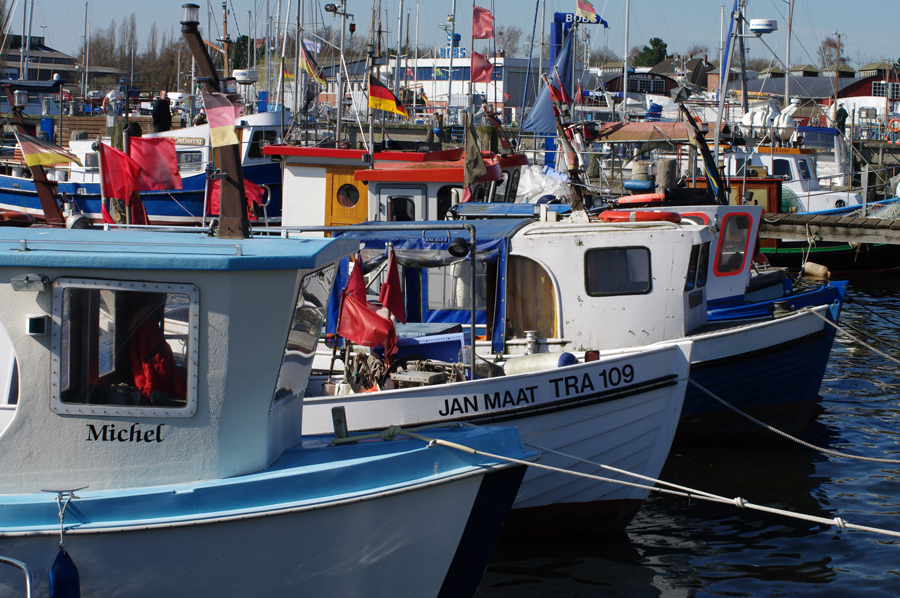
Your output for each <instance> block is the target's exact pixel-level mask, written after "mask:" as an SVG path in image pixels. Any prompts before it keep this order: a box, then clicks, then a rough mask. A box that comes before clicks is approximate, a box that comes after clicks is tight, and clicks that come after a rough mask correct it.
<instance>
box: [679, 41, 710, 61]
mask: <svg viewBox="0 0 900 598" xmlns="http://www.w3.org/2000/svg"><path fill="white" fill-rule="evenodd" d="M684 55H685V56H687V57H694V58H702V57H703V56H707V55H709V46H704V45H701V44H694V45H692V46H690V47H689V48H688V49H687V50H685V51H684Z"/></svg>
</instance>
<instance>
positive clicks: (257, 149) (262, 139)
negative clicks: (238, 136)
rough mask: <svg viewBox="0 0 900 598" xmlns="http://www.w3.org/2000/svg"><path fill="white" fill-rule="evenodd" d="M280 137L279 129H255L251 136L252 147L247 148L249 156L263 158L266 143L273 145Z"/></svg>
mask: <svg viewBox="0 0 900 598" xmlns="http://www.w3.org/2000/svg"><path fill="white" fill-rule="evenodd" d="M277 137H278V132H277V131H254V132H253V137H251V138H250V147H249V148H248V149H247V157H248V158H251V159H252V158H256V159H262V158H265V157H266V156H264V155H263V152H262V148H263V146H264V145H272V144H274V143H275V139H276V138H277Z"/></svg>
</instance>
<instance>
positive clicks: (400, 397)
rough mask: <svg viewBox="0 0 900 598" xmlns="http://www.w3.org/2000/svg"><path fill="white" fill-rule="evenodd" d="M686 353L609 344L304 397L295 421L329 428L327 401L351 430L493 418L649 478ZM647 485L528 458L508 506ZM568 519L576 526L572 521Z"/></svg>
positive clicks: (660, 455) (543, 443)
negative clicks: (589, 355)
mask: <svg viewBox="0 0 900 598" xmlns="http://www.w3.org/2000/svg"><path fill="white" fill-rule="evenodd" d="M690 352H691V345H690V343H678V344H669V345H661V346H660V347H655V348H653V349H649V350H636V351H634V352H627V351H619V352H612V354H611V355H609V356H605V357H604V358H603V359H602V360H601V361H594V362H589V363H584V364H578V365H573V366H568V367H565V368H558V369H553V370H546V371H540V372H536V373H528V374H519V375H515V376H503V377H499V378H490V379H484V380H475V381H474V382H472V381H470V382H463V383H458V384H445V385H437V386H430V387H424V388H415V389H406V390H393V391H380V392H373V393H360V394H356V395H341V396H325V397H306V398H305V399H304V413H303V430H304V434H307V433H310V434H312V433H324V432H327V431H329V430H330V429H331V427H332V421H331V408H332V407H334V406H337V405H343V406H344V408H345V410H346V414H347V422H348V426H349V427H350V428H351V429H353V430H356V429H379V428H384V427H387V426H389V425H392V424H397V425H403V424H413V423H430V422H435V421H445V420H448V419H459V420H466V421H471V422H473V423H491V424H494V423H497V424H500V423H502V424H504V425H515V426H517V427H518V428H519V432H520V434H521V436H522V439H523V441H524V443H525V444H527V445H532V446H533V447H540V448H547V449H552V450H555V451H560V452H564V453H567V454H570V455H573V456H574V457H577V458H580V459H588V460H592V461H596V462H600V463H603V464H605V465H611V466H615V467H619V468H622V469H626V470H628V471H631V472H633V473H638V474H641V475H645V476H649V477H656V476H658V474H659V472H660V471H661V470H662V466H663V463H664V462H665V459H666V456H667V455H668V452H669V448H670V446H671V444H672V439H673V437H674V434H675V428H676V425H677V423H678V418H679V416H680V414H681V405H682V401H683V399H684V390H685V385H686V378H687V374H688V367H689V362H690ZM626 366H630V367H631V368H632V370H629V371H633V373H634V374H633V380H632V381H631V383H629V384H626V383H624V380H621V379H620V380H619V384H617V385H615V386H613V385H611V384H609V383H608V382H609V380H610V379H611V378H613V377H614V376H615V374H613V373H612V372H613V370H614V369H615V370H616V371H617V372H622V371H623V370H625V368H626ZM604 372H605V377H606V380H607V383H608V384H607V388H606V389H604V388H603V378H604ZM586 379H588V380H593V382H592V383H590V384H592V385H593V386H594V388H589V387H588V385H587V383H585V380H586ZM317 382H320V381H316V380H314V381H311V383H310V388H311V390H313V391H314V390H315V388H314V386H315V385H316V384H317ZM567 383H568V386H567ZM567 390H569V391H570V393H569V396H566V391H567ZM507 392H508V393H509V394H508V395H507V396H508V397H509V400H508V401H507V403H508V404H507V406H506V407H502V406H501V407H499V408H490V407H489V406H488V405H485V401H484V398H485V397H491V398H495V397H497V395H498V394H499V396H500V397H504V396H505V394H506V393H507ZM540 463H541V464H547V465H552V466H556V467H563V468H566V469H574V470H577V471H583V472H589V473H594V474H597V475H602V476H603V477H611V478H619V479H628V481H632V482H633V481H636V480H634V479H633V478H629V477H627V476H624V475H617V474H614V473H613V472H609V471H605V470H602V469H599V468H597V467H594V466H590V465H586V464H582V463H576V462H574V461H572V460H571V459H567V458H564V457H559V456H556V455H552V454H549V453H548V454H544V455H542V456H541V460H540ZM647 493H648V491H647V490H644V489H637V488H632V487H625V486H622V485H620V484H615V483H609V482H597V481H595V480H589V479H585V478H577V477H574V476H570V475H567V474H563V473H554V472H548V471H546V470H540V469H538V468H534V467H532V468H529V471H528V472H527V473H526V474H525V480H524V482H523V483H522V486H521V488H520V490H519V494H518V496H517V498H516V503H515V506H514V508H528V507H538V506H546V505H551V504H556V503H584V502H592V501H607V500H633V501H640V500H643V499H644V498H645V497H646V496H647ZM570 523H572V524H575V525H577V522H575V521H572V522H570Z"/></svg>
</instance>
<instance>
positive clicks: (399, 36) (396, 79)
mask: <svg viewBox="0 0 900 598" xmlns="http://www.w3.org/2000/svg"><path fill="white" fill-rule="evenodd" d="M402 44H403V0H400V10H399V11H398V13H397V61H396V63H395V65H394V96H395V97H397V98H399V97H400V50H401V47H402Z"/></svg>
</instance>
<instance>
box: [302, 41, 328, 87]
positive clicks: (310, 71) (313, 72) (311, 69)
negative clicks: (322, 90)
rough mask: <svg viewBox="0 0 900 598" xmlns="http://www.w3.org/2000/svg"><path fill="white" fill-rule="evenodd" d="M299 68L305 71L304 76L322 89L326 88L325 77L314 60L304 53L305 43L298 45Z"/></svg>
mask: <svg viewBox="0 0 900 598" xmlns="http://www.w3.org/2000/svg"><path fill="white" fill-rule="evenodd" d="M305 41H306V40H304V42H305ZM300 68H302V69H303V70H304V71H306V74H307V75H309V76H310V78H312V80H313V81H315V82H316V83H318V84H319V85H321V86H322V87H327V86H328V84H327V83H326V82H325V75H324V74H323V73H322V69H320V68H319V65H318V64H317V63H316V59H315V58H313V57H312V56H311V55H310V54H309V52H307V51H306V43H302V44H300Z"/></svg>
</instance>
